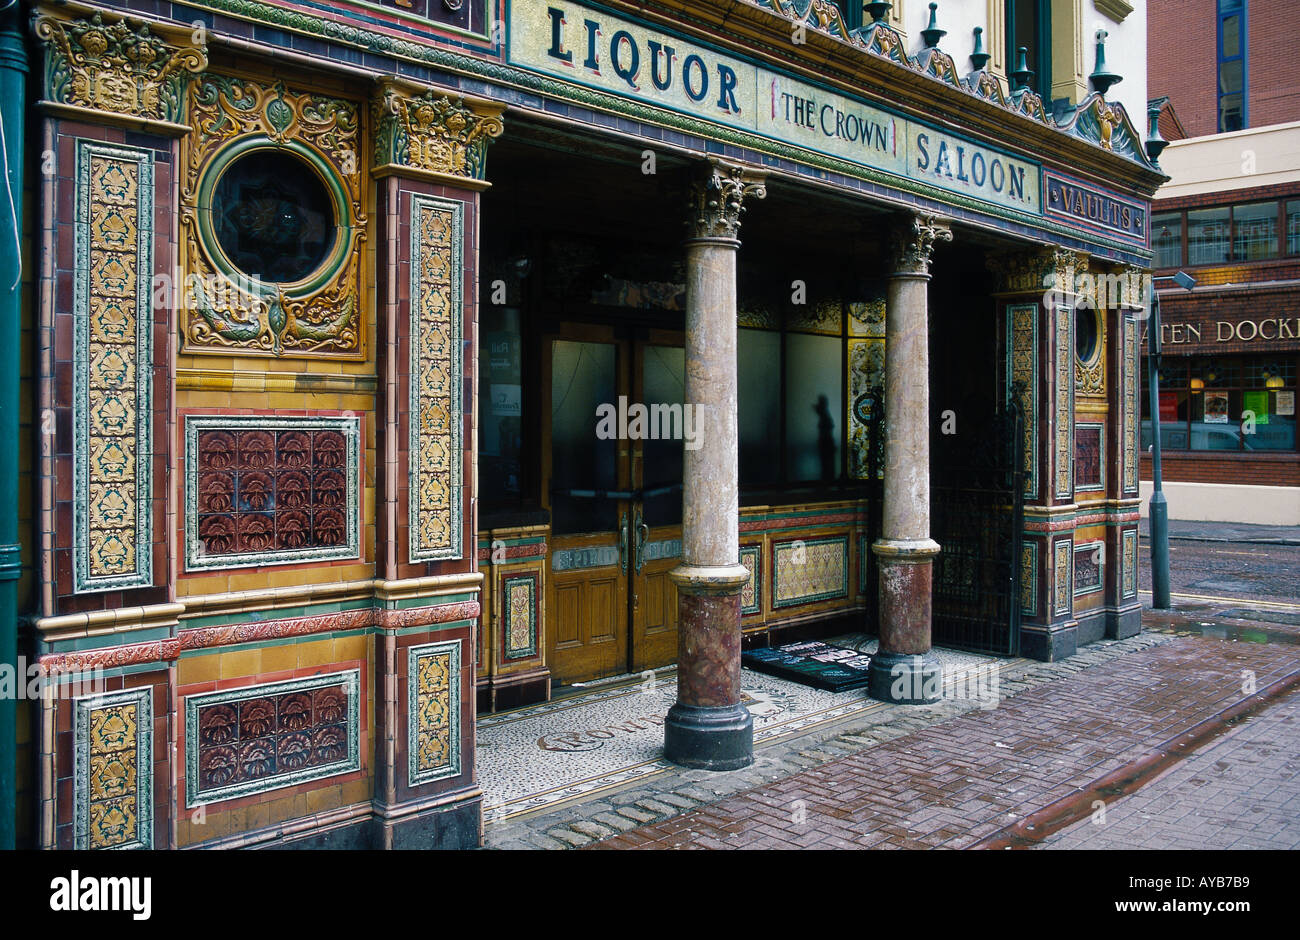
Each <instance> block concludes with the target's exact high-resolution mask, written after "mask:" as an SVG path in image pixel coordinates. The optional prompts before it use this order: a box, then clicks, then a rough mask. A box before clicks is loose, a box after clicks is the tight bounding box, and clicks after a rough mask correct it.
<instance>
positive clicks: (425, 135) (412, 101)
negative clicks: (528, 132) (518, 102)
mask: <svg viewBox="0 0 1300 940" xmlns="http://www.w3.org/2000/svg"><path fill="white" fill-rule="evenodd" d="M372 110H373V113H374V117H375V129H376V130H375V173H376V175H385V174H389V173H395V172H409V171H412V170H413V171H415V172H416V173H417V174H419V175H428V176H431V177H434V178H443V179H446V178H451V179H452V181H454V182H457V183H460V184H462V185H463V184H465V183H467V182H468V183H470V184H471V187H472V188H482V186H483V185H484V180H485V178H486V175H487V148H488V145H489V144H490V143H492V141H493V139H495V138H497V137H500V136H501V133H502V131H504V130H505V125H504V124H503V123H502V121H501V113H502V112H503V111H504V110H505V105H504V104H502V103H499V102H495V101H488V100H486V99H482V98H466V97H459V96H455V97H453V96H449V95H447V94H446V93H445V92H442V91H439V90H438V89H432V88H431V89H428V90H425V91H420V90H418V89H412V88H408V87H406V86H402V85H399V84H397V83H395V82H384V83H383V84H381V85H380V88H379V92H378V94H377V95H376V96H375V98H374V99H373V102H372ZM474 184H477V185H474Z"/></svg>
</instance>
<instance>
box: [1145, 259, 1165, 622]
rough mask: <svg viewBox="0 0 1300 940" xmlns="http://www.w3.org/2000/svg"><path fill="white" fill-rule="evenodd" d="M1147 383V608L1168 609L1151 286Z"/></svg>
mask: <svg viewBox="0 0 1300 940" xmlns="http://www.w3.org/2000/svg"><path fill="white" fill-rule="evenodd" d="M1147 368H1148V375H1149V376H1150V377H1149V379H1148V380H1147V385H1148V391H1150V393H1151V504H1150V509H1149V511H1148V513H1147V517H1148V521H1149V522H1150V525H1151V606H1152V607H1153V608H1155V609H1156V610H1168V609H1169V606H1170V605H1169V504H1168V503H1166V502H1165V493H1164V490H1163V489H1162V488H1161V472H1160V295H1159V294H1157V293H1156V289H1155V285H1154V284H1152V286H1151V321H1150V326H1149V327H1148V328H1147Z"/></svg>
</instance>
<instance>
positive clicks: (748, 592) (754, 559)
mask: <svg viewBox="0 0 1300 940" xmlns="http://www.w3.org/2000/svg"><path fill="white" fill-rule="evenodd" d="M740 563H741V564H742V565H744V566H745V568H746V569H748V571H749V580H748V581H746V582H745V586H744V587H743V588H741V589H740V613H741V615H742V616H743V615H748V614H757V613H761V612H762V610H763V546H762V545H742V546H740Z"/></svg>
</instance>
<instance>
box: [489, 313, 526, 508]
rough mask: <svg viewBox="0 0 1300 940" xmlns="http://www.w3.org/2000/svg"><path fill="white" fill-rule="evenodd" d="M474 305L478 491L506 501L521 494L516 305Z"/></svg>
mask: <svg viewBox="0 0 1300 940" xmlns="http://www.w3.org/2000/svg"><path fill="white" fill-rule="evenodd" d="M479 310H480V312H479V317H480V318H481V323H482V330H483V333H482V342H481V343H480V344H479V373H478V374H479V396H478V397H479V403H480V405H479V407H480V409H481V411H482V414H481V417H480V419H479V441H478V443H479V448H478V465H479V492H480V493H481V494H482V495H483V500H484V502H485V503H496V502H508V501H510V500H518V499H519V498H520V496H521V495H522V493H521V475H522V466H521V462H520V454H521V450H522V448H523V434H524V425H523V335H522V333H521V332H520V321H519V310H518V309H517V308H515V307H497V306H492V305H490V304H485V305H483V306H482V307H480V308H479Z"/></svg>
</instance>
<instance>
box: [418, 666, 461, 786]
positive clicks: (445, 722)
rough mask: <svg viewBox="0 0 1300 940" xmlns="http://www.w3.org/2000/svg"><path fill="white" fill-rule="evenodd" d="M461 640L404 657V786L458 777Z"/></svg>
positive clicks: (459, 765) (459, 755) (459, 763)
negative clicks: (405, 725)
mask: <svg viewBox="0 0 1300 940" xmlns="http://www.w3.org/2000/svg"><path fill="white" fill-rule="evenodd" d="M460 649H461V641H460V640H445V641H443V642H440V643H427V644H425V645H423V646H413V647H411V648H410V650H409V651H408V652H407V654H406V656H407V659H406V662H407V729H408V730H407V735H408V740H407V784H408V786H417V785H419V784H423V783H430V782H432V781H434V780H441V779H443V778H445V777H455V776H458V775H459V774H460V773H461V752H460V737H461V721H460Z"/></svg>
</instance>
